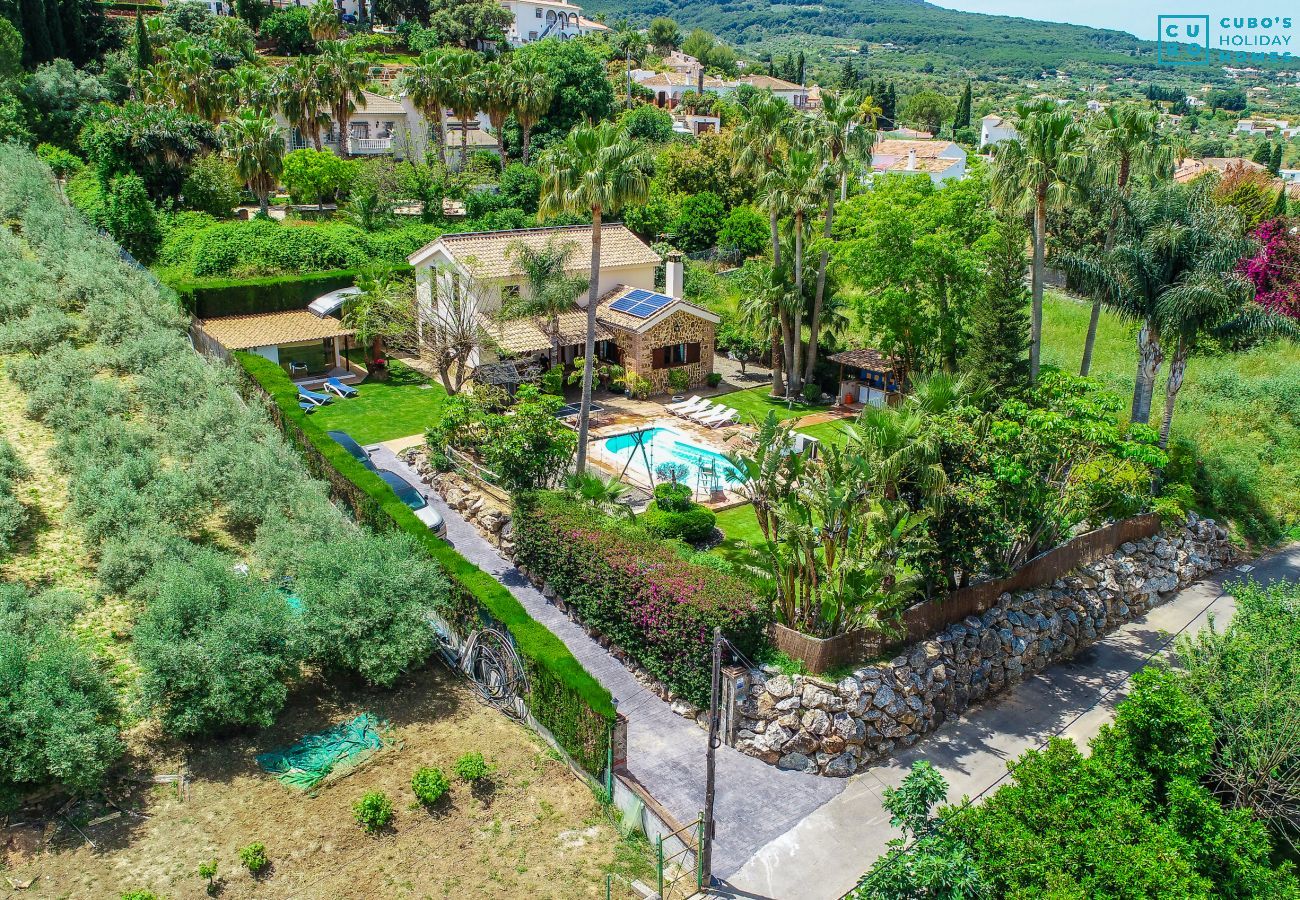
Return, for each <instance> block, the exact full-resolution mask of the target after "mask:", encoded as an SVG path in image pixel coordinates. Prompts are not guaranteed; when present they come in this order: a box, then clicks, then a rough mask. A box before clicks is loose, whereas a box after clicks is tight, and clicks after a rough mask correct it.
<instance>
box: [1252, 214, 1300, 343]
mask: <svg viewBox="0 0 1300 900" xmlns="http://www.w3.org/2000/svg"><path fill="white" fill-rule="evenodd" d="M1297 224H1298V223H1297V222H1296V221H1295V220H1293V219H1284V218H1278V219H1269V220H1268V221H1267V222H1264V223H1262V224H1261V225H1260V226H1259V227H1258V228H1256V229H1255V231H1254V232H1253V234H1252V236H1253V237H1254V238H1255V240H1256V241H1258V242H1259V252H1258V253H1256V254H1255V255H1254V256H1252V257H1250V258H1249V259H1243V260H1242V261H1241V262H1240V263H1239V264H1238V265H1237V271H1239V272H1240V273H1241V274H1242V275H1245V276H1246V278H1247V279H1249V280H1250V283H1251V284H1253V285H1254V286H1255V302H1256V303H1258V304H1259V305H1260V306H1262V307H1264V308H1265V309H1267V310H1269V311H1271V312H1275V313H1278V314H1280V315H1284V316H1290V317H1291V318H1293V319H1300V232H1293V231H1292V229H1293V228H1296V227H1297Z"/></svg>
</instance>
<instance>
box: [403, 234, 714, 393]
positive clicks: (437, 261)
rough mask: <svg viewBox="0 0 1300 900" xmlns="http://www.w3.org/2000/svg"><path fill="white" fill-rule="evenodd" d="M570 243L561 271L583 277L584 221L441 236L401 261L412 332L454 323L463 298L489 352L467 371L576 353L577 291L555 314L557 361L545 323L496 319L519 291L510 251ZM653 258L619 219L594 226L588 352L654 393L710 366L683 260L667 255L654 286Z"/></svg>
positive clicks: (580, 302) (710, 348)
mask: <svg viewBox="0 0 1300 900" xmlns="http://www.w3.org/2000/svg"><path fill="white" fill-rule="evenodd" d="M556 241H558V242H560V244H566V243H567V244H571V245H572V248H573V249H572V252H571V254H570V256H569V260H568V270H569V274H571V275H578V276H586V277H590V272H591V227H590V226H588V225H573V226H563V227H555V228H525V229H519V230H516V231H493V232H476V233H468V234H445V235H443V236H442V237H440V238H438V239H437V240H435V241H433V242H432V243H430V244H427V245H425V246H424V247H421V248H420V249H419V250H417V251H416V252H415V253H413V254H411V255H410V256H409V257H408V258H407V260H408V262H410V264H411V265H412V266H413V267H414V268H415V283H416V303H417V306H418V309H419V317H418V322H419V327H420V332H421V336H423V330H424V328H425V327H427V323H429V322H431V321H433V320H434V318H435V317H440V318H442V319H443V320H444V321H447V320H448V319H462V318H463V317H464V316H463V313H461V312H460V311H458V310H456V309H454V308H453V304H464V303H472V304H473V306H474V309H473V310H472V315H473V316H474V318H475V319H477V322H478V324H479V326H480V327H481V328H482V329H483V331H484V332H485V334H486V335H487V337H488V338H489V340H490V342H491V343H492V344H494V345H495V349H494V350H490V351H488V350H484V351H482V352H481V353H480V352H477V351H476V352H475V353H474V354H473V355H472V356H471V358H470V361H469V365H470V366H471V368H478V367H480V366H483V365H486V364H489V363H494V362H497V361H500V360H510V361H513V362H516V363H521V364H525V365H537V366H539V367H541V368H545V367H548V366H550V365H570V364H573V363H574V362H575V360H578V359H580V358H581V357H582V355H583V344H584V343H585V341H586V333H587V321H586V304H587V293H586V292H585V291H584V292H583V293H582V295H581V296H580V297H579V298H578V299H577V301H576V302H575V303H574V305H573V309H572V310H571V311H569V312H566V313H563V314H561V315H560V316H559V318H558V321H557V323H556V325H557V326H558V335H559V341H560V355H559V358H558V359H554V360H553V359H551V352H552V337H551V333H550V328H549V324H548V322H547V320H546V319H544V318H541V317H536V318H533V317H518V318H502V317H501V315H500V313H501V309H502V306H503V305H505V304H507V303H508V302H509V301H510V300H511V299H513V298H518V297H519V296H520V295H521V293H522V292H524V291H527V290H528V285H527V279H526V278H525V276H524V272H523V270H522V268H521V267H520V265H519V263H518V261H517V259H516V258H515V251H514V249H513V248H514V247H515V245H517V244H524V245H527V246H529V247H532V248H534V249H538V250H540V249H543V248H545V247H546V246H547V245H548V244H549V243H552V242H556ZM659 265H660V259H659V256H658V254H656V253H655V252H654V251H653V250H651V249H650V248H649V247H648V246H646V245H645V244H644V243H642V242H641V240H640V239H639V238H637V236H636V235H634V234H633V233H632V232H631V231H628V229H627V228H626V227H625V226H623V225H621V224H606V225H603V226H602V227H601V266H600V272H599V273H598V274H597V278H598V283H597V290H598V292H599V294H600V301H599V306H598V307H597V311H596V321H597V326H596V327H597V330H596V335H595V338H596V355H597V357H598V358H599V359H601V360H604V361H607V362H611V363H615V364H618V365H621V366H623V367H624V368H625V369H627V370H629V371H631V372H635V373H637V374H638V375H640V376H641V377H642V378H645V379H646V380H648V381H649V382H650V384H651V385H652V390H653V391H654V392H656V393H658V392H662V391H665V390H667V387H668V373H669V372H670V371H672V370H673V369H677V368H686V369H687V370H688V372H689V373H690V380H691V384H693V385H699V384H703V383H704V382H705V381H706V380H707V378H708V375H709V373H711V372H712V371H713V352H714V338H715V329H716V327H717V324H718V317H717V316H715V315H714V314H713V313H711V312H709V311H708V310H706V309H703V308H702V307H699V306H696V305H694V304H692V303H688V302H687V301H686V300H684V299H683V297H682V280H683V273H684V268H683V261H682V257H681V256H680V254H672V255H670V256H669V259H668V262H667V265H666V270H665V281H666V287H665V288H664V289H663V290H662V291H659V290H657V289H656V288H655V272H656V270H657V269H658V267H659Z"/></svg>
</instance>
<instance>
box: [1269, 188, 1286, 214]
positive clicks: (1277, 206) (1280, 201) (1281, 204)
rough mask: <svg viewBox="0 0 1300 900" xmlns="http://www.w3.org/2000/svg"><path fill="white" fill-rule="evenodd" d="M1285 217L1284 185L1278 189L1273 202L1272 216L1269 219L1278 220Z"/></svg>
mask: <svg viewBox="0 0 1300 900" xmlns="http://www.w3.org/2000/svg"><path fill="white" fill-rule="evenodd" d="M1285 215H1286V185H1285V184H1284V185H1282V187H1280V188H1278V191H1277V200H1275V201H1274V202H1273V215H1272V216H1271V217H1270V218H1274V219H1280V218H1282V216H1285Z"/></svg>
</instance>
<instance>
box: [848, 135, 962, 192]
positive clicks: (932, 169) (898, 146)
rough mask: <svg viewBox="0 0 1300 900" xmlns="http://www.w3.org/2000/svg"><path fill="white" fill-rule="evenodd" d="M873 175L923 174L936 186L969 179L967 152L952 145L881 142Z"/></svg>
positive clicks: (874, 156)
mask: <svg viewBox="0 0 1300 900" xmlns="http://www.w3.org/2000/svg"><path fill="white" fill-rule="evenodd" d="M871 171H872V174H885V173H892V174H899V175H911V174H924V175H928V176H930V180H931V181H933V182H934V183H935V184H943V183H944V182H945V181H948V180H949V179H953V178H957V179H960V178H965V177H966V151H965V150H963V149H962V148H961V146H960V145H958V144H954V143H953V142H952V141H924V140H923V141H888V140H887V141H878V142H877V143H876V145H875V146H874V147H872V148H871Z"/></svg>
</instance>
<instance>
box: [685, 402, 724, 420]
mask: <svg viewBox="0 0 1300 900" xmlns="http://www.w3.org/2000/svg"><path fill="white" fill-rule="evenodd" d="M720 409H726V407H725V406H723V405H722V404H721V403H717V404H714V403H706V404H705V405H704V406H702V407H698V408H696V409H693V410H690V411H689V412H687V413H686V418H688V419H690V420H691V421H692V422H703V421H704V420H705V419H708V418H710V417H711V416H713V415H715V414H716V413H717V412H718V410H720Z"/></svg>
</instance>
